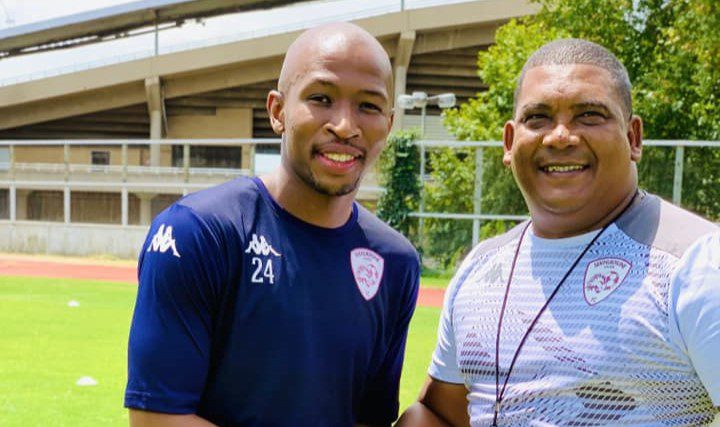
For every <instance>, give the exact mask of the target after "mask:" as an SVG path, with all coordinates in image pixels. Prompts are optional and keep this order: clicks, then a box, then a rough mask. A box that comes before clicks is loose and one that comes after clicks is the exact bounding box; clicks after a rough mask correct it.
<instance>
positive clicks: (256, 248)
mask: <svg viewBox="0 0 720 427" xmlns="http://www.w3.org/2000/svg"><path fill="white" fill-rule="evenodd" d="M245 253H246V254H253V255H263V256H268V255H270V254H272V255H275V256H280V254H279V253H278V252H277V251H276V250H275V249H273V247H272V246H270V243H268V242H267V240H265V236H260V237H258V235H257V234H255V233H253V235H252V239H251V240H250V243H248V247H247V249H245Z"/></svg>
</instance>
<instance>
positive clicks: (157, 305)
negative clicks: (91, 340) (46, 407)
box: [125, 204, 226, 414]
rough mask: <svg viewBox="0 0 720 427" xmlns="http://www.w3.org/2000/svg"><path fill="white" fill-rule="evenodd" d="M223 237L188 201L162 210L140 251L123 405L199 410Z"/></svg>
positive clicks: (179, 411)
mask: <svg viewBox="0 0 720 427" xmlns="http://www.w3.org/2000/svg"><path fill="white" fill-rule="evenodd" d="M219 248H220V242H219V241H218V239H217V237H216V235H215V234H214V233H212V231H211V230H210V228H209V227H208V226H207V224H206V223H204V222H203V220H202V219H200V218H199V217H198V216H197V215H195V214H194V213H193V211H191V210H190V209H189V208H187V207H184V206H181V205H177V204H176V205H173V206H172V207H171V208H169V209H168V210H166V211H165V212H163V213H162V214H160V215H159V216H158V217H157V218H156V219H155V221H153V224H152V226H151V227H150V232H149V234H148V237H147V239H146V241H145V244H144V245H143V248H142V250H141V253H140V261H139V266H138V275H139V285H138V294H137V300H136V304H135V311H134V314H133V319H132V324H131V328H130V339H129V343H128V383H127V388H126V392H125V406H126V407H128V408H135V409H142V410H148V411H153V412H163V413H172V414H185V413H194V412H195V411H196V408H197V405H198V403H199V401H200V397H201V394H202V391H203V389H204V387H205V380H206V377H207V372H208V367H209V353H210V337H211V335H212V328H213V326H212V325H213V314H214V311H215V306H216V301H217V299H218V298H217V295H218V293H219V286H220V283H221V282H222V279H221V274H222V273H221V272H222V271H226V270H224V268H223V266H222V265H221V264H222V256H221V251H220V249H219Z"/></svg>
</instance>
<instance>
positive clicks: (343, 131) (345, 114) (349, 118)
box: [325, 102, 360, 141]
mask: <svg viewBox="0 0 720 427" xmlns="http://www.w3.org/2000/svg"><path fill="white" fill-rule="evenodd" d="M351 104H352V103H350V102H337V103H335V106H334V108H333V112H332V115H331V116H330V120H328V122H327V123H326V124H325V130H327V131H328V132H329V133H331V134H332V135H334V136H335V137H336V138H337V139H339V140H340V141H349V140H352V139H354V138H357V137H358V136H360V128H359V127H358V124H357V118H356V117H355V112H354V110H353V107H352V105H351Z"/></svg>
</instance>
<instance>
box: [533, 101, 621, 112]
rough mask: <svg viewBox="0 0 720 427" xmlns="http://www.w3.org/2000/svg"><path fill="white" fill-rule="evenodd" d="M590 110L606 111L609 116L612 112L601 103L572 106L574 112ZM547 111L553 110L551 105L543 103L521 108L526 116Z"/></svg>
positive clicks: (594, 102) (581, 103) (582, 103)
mask: <svg viewBox="0 0 720 427" xmlns="http://www.w3.org/2000/svg"><path fill="white" fill-rule="evenodd" d="M588 108H597V109H601V110H603V111H605V112H606V113H608V114H610V113H611V110H610V109H609V108H608V106H607V105H605V104H604V103H602V102H600V101H586V102H580V103H578V104H573V105H572V109H573V110H584V109H588ZM547 110H551V108H550V106H549V105H547V104H543V103H541V102H537V103H532V104H526V105H523V106H522V107H521V108H520V113H521V114H525V113H527V112H528V111H547Z"/></svg>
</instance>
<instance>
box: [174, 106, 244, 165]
mask: <svg viewBox="0 0 720 427" xmlns="http://www.w3.org/2000/svg"><path fill="white" fill-rule="evenodd" d="M252 132H253V113H252V108H218V109H217V110H216V113H215V115H214V116H198V115H192V116H170V117H168V133H167V136H166V138H168V139H174V138H252ZM162 149H165V150H167V153H163V156H162V158H163V160H162V161H163V162H168V164H167V166H169V161H168V160H166V159H167V158H168V156H169V154H168V153H169V150H170V147H169V146H162V147H161V150H162ZM250 153H251V148H250V146H244V147H243V149H242V167H243V168H244V169H249V168H250V158H251V155H250ZM163 166H165V164H163Z"/></svg>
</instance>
